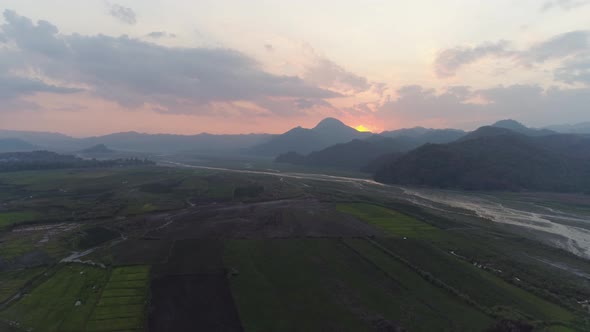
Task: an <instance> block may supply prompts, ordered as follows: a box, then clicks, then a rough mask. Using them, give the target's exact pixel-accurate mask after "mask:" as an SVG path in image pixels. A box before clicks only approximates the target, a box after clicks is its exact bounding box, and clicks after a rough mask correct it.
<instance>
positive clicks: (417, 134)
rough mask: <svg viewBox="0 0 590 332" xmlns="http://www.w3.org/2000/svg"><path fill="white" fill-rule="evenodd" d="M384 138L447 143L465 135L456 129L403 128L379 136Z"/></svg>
mask: <svg viewBox="0 0 590 332" xmlns="http://www.w3.org/2000/svg"><path fill="white" fill-rule="evenodd" d="M379 135H381V136H384V137H392V138H395V137H402V136H404V137H410V138H417V139H420V140H422V141H423V142H424V143H427V142H430V143H448V142H452V141H455V140H457V139H459V138H461V137H463V136H464V135H465V132H464V131H463V130H458V129H431V128H423V127H414V128H403V129H397V130H392V131H384V132H382V133H381V134H379Z"/></svg>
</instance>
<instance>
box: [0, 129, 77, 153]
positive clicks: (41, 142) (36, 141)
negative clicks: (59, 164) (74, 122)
mask: <svg viewBox="0 0 590 332" xmlns="http://www.w3.org/2000/svg"><path fill="white" fill-rule="evenodd" d="M0 138H12V139H14V138H16V139H20V140H23V141H26V142H28V143H30V144H32V145H34V146H35V147H37V148H42V149H50V150H77V149H81V148H82V146H83V145H81V144H80V142H79V140H78V139H76V138H73V137H70V136H66V135H63V134H59V133H48V132H36V131H21V130H4V129H0Z"/></svg>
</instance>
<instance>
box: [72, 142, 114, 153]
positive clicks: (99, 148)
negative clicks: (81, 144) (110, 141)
mask: <svg viewBox="0 0 590 332" xmlns="http://www.w3.org/2000/svg"><path fill="white" fill-rule="evenodd" d="M80 152H81V153H90V154H94V153H98V154H109V153H114V152H115V150H111V149H109V148H108V147H107V146H106V145H104V144H97V145H94V146H91V147H89V148H87V149H84V150H82V151H80Z"/></svg>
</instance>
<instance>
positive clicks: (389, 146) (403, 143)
mask: <svg viewBox="0 0 590 332" xmlns="http://www.w3.org/2000/svg"><path fill="white" fill-rule="evenodd" d="M463 135H465V133H464V132H462V131H459V130H450V129H427V128H411V129H402V130H399V131H395V132H384V133H381V134H378V135H371V136H369V137H367V138H365V139H363V140H360V139H354V140H352V141H349V142H346V143H340V144H336V145H332V146H329V147H327V148H325V149H322V150H319V151H313V152H311V153H309V154H308V155H302V154H299V153H295V152H294V151H290V152H289V153H286V154H281V155H279V156H278V157H277V158H276V161H277V162H280V163H291V164H297V165H305V166H311V167H331V168H339V169H347V170H353V171H359V170H361V169H365V168H366V166H367V165H369V164H370V163H371V162H372V161H373V160H375V159H377V158H379V157H381V156H383V155H386V154H396V155H399V154H402V153H404V152H407V151H410V150H412V149H415V148H417V147H419V146H421V145H423V144H425V143H447V142H450V141H454V140H456V139H457V138H459V137H462V136H463ZM368 169H372V167H369V168H368Z"/></svg>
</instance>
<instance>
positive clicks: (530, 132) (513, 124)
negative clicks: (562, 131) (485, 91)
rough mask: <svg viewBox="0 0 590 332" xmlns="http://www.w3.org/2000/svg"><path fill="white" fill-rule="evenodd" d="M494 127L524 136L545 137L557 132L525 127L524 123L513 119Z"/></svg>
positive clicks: (499, 122) (496, 124) (503, 121)
mask: <svg viewBox="0 0 590 332" xmlns="http://www.w3.org/2000/svg"><path fill="white" fill-rule="evenodd" d="M492 127H497V128H504V129H508V130H512V131H514V132H517V133H521V134H524V135H527V136H544V135H553V134H556V132H554V131H552V130H549V129H535V128H529V127H527V126H525V125H523V124H522V123H520V122H518V121H515V120H511V119H507V120H500V121H498V122H496V123H494V124H493V125H492Z"/></svg>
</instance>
